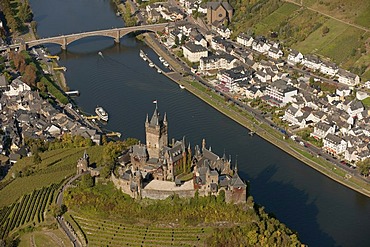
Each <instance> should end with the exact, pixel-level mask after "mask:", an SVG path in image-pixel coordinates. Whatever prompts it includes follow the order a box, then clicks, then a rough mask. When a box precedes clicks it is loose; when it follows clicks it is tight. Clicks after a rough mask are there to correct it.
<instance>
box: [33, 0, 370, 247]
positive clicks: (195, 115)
mask: <svg viewBox="0 0 370 247" xmlns="http://www.w3.org/2000/svg"><path fill="white" fill-rule="evenodd" d="M30 3H31V7H32V10H33V13H34V19H35V20H36V21H37V23H38V31H37V33H38V35H39V37H50V36H56V35H59V34H71V33H76V32H80V31H92V30H98V29H106V28H111V27H123V26H124V23H123V21H122V20H121V19H120V18H118V17H116V15H115V9H114V6H113V5H112V4H111V3H110V1H109V0H30ZM48 49H49V50H50V51H51V53H53V54H58V55H59V56H60V57H61V60H60V61H59V63H60V64H61V66H65V67H67V71H66V72H65V76H66V79H67V84H68V86H69V87H70V88H71V89H73V90H79V91H80V93H81V95H80V97H79V98H77V99H76V102H77V103H78V105H79V107H80V108H81V109H83V110H84V111H86V112H89V113H94V109H95V107H96V106H97V105H101V106H103V107H104V108H105V109H106V110H107V111H108V113H109V117H110V120H109V122H108V124H107V125H106V126H105V127H106V128H107V129H110V130H114V131H119V132H121V133H122V134H123V138H126V137H135V138H138V139H140V140H142V141H145V133H144V121H145V117H146V114H149V116H151V114H152V113H153V110H154V105H153V103H152V102H153V100H157V101H158V107H159V110H160V112H161V113H162V114H163V113H164V112H167V117H168V122H169V138H170V139H171V138H176V139H180V138H182V137H183V136H185V138H186V139H187V141H189V142H190V143H191V145H192V147H194V145H201V142H202V139H203V138H205V139H206V143H207V146H210V147H211V148H212V151H214V152H215V153H217V154H219V155H220V156H222V155H223V153H224V152H225V153H226V154H227V155H230V157H231V159H232V160H233V162H234V163H235V160H236V156H238V158H237V159H238V168H239V171H240V174H241V176H242V178H243V179H245V180H247V181H249V184H250V193H251V194H252V195H253V197H254V199H255V201H256V202H257V203H259V204H261V205H263V206H265V208H266V211H267V212H272V213H273V214H274V215H275V216H276V217H277V218H278V219H279V220H280V221H281V222H283V223H285V224H286V225H287V226H288V227H290V228H291V229H293V230H295V231H297V232H298V234H299V237H300V239H301V241H302V242H304V243H306V244H308V245H309V246H370V236H369V235H368V231H369V229H370V199H369V198H367V197H365V196H363V195H361V194H359V193H357V192H354V191H352V190H350V189H348V188H346V187H344V186H342V185H340V184H338V183H335V182H334V181H332V180H330V179H328V178H327V177H325V176H323V175H321V174H320V173H318V172H316V171H315V170H313V169H311V168H310V167H308V166H306V165H305V164H303V163H302V162H300V161H298V160H296V159H295V158H293V157H291V156H289V155H287V154H286V153H284V152H282V151H281V150H280V149H278V148H276V147H275V146H273V145H271V144H269V143H268V142H266V141H264V140H263V139H261V138H259V137H258V136H253V137H250V136H249V135H248V130H247V129H245V128H243V127H242V126H240V125H239V124H237V123H235V122H234V121H232V120H230V119H229V118H227V117H226V116H224V115H222V114H220V113H219V112H218V111H216V110H214V109H213V108H211V107H210V106H208V105H207V104H205V103H203V102H202V101H201V100H199V99H198V98H196V97H195V96H193V95H192V94H190V93H189V92H187V91H185V90H181V89H180V88H179V87H178V85H177V84H175V83H174V82H172V81H170V80H168V79H167V78H166V77H165V76H163V75H161V74H158V73H157V72H156V70H155V69H153V68H150V67H149V66H148V64H147V62H145V61H143V60H142V59H141V58H140V57H139V50H140V49H143V50H144V51H145V52H146V53H148V54H149V56H151V57H152V58H153V60H154V61H157V62H158V63H159V60H157V57H156V56H155V54H154V52H153V51H152V50H150V48H148V47H147V46H146V45H145V44H143V43H142V42H139V41H137V40H136V39H135V38H133V37H129V36H126V37H123V38H122V39H121V42H120V44H115V43H114V41H113V39H111V38H106V37H91V38H85V39H82V40H79V41H75V42H74V43H72V44H70V45H69V46H68V47H67V51H61V50H60V48H59V47H58V46H56V45H48ZM99 51H101V52H102V54H103V56H99V55H98V52H99Z"/></svg>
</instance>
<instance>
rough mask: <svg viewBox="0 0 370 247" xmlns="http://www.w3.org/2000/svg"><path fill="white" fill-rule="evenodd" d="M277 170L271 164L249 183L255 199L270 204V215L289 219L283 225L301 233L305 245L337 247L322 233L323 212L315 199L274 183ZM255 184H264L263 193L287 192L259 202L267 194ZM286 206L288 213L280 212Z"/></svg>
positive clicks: (287, 185) (246, 176) (289, 186)
mask: <svg viewBox="0 0 370 247" xmlns="http://www.w3.org/2000/svg"><path fill="white" fill-rule="evenodd" d="M277 170H278V169H277V167H276V166H274V165H270V166H268V167H266V168H265V169H264V170H263V171H262V172H261V173H259V175H258V176H257V177H255V178H253V179H251V180H250V181H249V184H250V186H251V188H250V191H249V193H250V194H251V195H252V196H253V197H254V200H255V202H256V203H258V204H261V205H263V206H265V205H269V207H266V208H265V211H266V212H267V213H271V212H273V214H272V215H273V216H275V217H276V218H277V219H280V220H281V219H285V220H284V222H282V223H284V224H285V225H287V227H289V228H290V229H292V230H293V231H295V232H297V234H298V236H299V239H300V241H301V242H302V243H304V244H307V245H308V246H310V247H311V246H337V245H336V244H335V241H334V239H333V238H331V237H330V236H329V235H327V234H325V233H324V232H322V231H320V226H319V224H318V223H317V215H318V213H319V211H318V208H317V207H316V205H315V199H314V200H312V199H309V195H308V194H307V193H306V192H304V191H301V190H299V189H297V188H295V187H294V186H292V185H291V184H290V183H289V182H288V183H286V182H284V183H282V182H278V181H273V178H272V177H273V176H274V174H275V173H276V172H277ZM239 173H240V176H241V177H242V178H247V179H248V175H247V174H246V173H244V172H240V171H239ZM253 184H264V188H263V191H284V193H269V195H270V196H269V198H268V201H269V203H266V202H261V201H258V193H263V191H255V190H254V186H253ZM282 207H283V208H284V210H279V209H281V208H282ZM303 229H305V230H303ZM307 229H310V231H307Z"/></svg>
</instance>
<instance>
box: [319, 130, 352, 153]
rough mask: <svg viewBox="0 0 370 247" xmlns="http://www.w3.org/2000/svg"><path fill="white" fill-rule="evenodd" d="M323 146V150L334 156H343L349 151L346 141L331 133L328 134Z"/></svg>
mask: <svg viewBox="0 0 370 247" xmlns="http://www.w3.org/2000/svg"><path fill="white" fill-rule="evenodd" d="M323 144H324V145H323V147H322V148H323V149H324V150H325V151H326V152H328V153H330V154H332V155H339V154H342V153H344V151H346V149H347V142H346V141H344V140H343V139H342V138H340V137H338V136H336V135H333V134H330V133H329V134H327V135H326V137H325V138H324V139H323Z"/></svg>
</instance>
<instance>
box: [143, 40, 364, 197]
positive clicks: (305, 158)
mask: <svg viewBox="0 0 370 247" xmlns="http://www.w3.org/2000/svg"><path fill="white" fill-rule="evenodd" d="M144 42H145V43H146V44H147V45H148V46H149V47H150V48H151V49H153V51H155V52H156V53H157V54H158V56H161V57H163V58H164V59H165V60H166V61H167V62H168V63H169V64H170V66H171V67H172V68H173V70H174V72H171V73H166V74H164V75H166V76H167V77H168V78H170V79H171V80H172V81H174V82H176V83H177V84H179V85H183V86H184V87H185V88H186V90H188V91H189V92H191V93H192V94H194V95H195V96H197V97H198V98H200V99H202V100H203V101H204V102H206V103H207V104H209V105H210V106H212V107H213V108H215V109H216V110H218V111H219V112H221V113H223V114H224V115H226V116H228V117H229V118H231V119H232V120H234V121H236V122H237V123H239V124H240V125H242V126H244V127H246V128H248V129H249V130H252V131H253V132H255V133H256V134H257V135H258V136H260V137H261V138H263V139H265V140H266V141H268V142H270V143H271V144H273V145H275V146H276V147H278V148H280V149H281V150H283V151H284V152H286V153H288V154H290V155H291V156H293V157H295V158H296V159H298V160H300V161H301V162H303V163H305V164H306V165H308V166H310V167H311V168H313V169H315V170H316V171H318V172H320V173H322V174H324V175H325V176H327V177H329V178H331V179H333V180H334V181H336V182H338V183H340V184H342V185H344V186H346V187H348V188H350V189H352V190H355V191H357V192H359V193H361V194H363V195H365V196H367V197H370V184H369V183H366V182H365V181H363V180H361V179H360V178H358V177H356V176H353V174H349V173H348V172H347V171H345V170H343V169H341V168H340V167H337V166H335V165H334V164H332V163H330V162H327V161H326V160H323V159H321V158H317V157H315V156H312V155H311V154H310V153H308V152H307V151H306V150H305V148H303V147H302V146H300V145H298V144H296V143H295V142H293V141H292V140H289V139H287V140H286V139H283V138H284V137H283V135H282V134H281V133H278V132H277V131H276V130H273V129H272V128H271V127H270V126H269V125H268V124H264V123H259V122H257V121H256V120H255V119H254V118H253V117H252V116H250V115H249V114H248V113H246V112H244V114H243V111H242V110H241V109H240V108H238V107H237V106H234V105H230V104H228V103H226V102H225V100H224V98H223V97H221V96H219V95H218V94H216V93H213V92H211V91H207V89H206V88H205V87H204V86H202V85H201V84H200V83H197V82H192V79H191V77H190V76H188V77H183V76H182V75H181V73H182V68H181V66H179V64H178V61H176V60H175V59H173V57H171V56H170V55H169V54H168V53H166V52H163V50H162V49H161V48H160V47H159V44H158V43H157V42H156V41H154V40H153V39H152V38H151V37H150V35H145V39H144Z"/></svg>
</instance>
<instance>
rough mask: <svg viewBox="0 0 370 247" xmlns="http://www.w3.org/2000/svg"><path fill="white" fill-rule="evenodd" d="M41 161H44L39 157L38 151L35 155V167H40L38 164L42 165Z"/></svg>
mask: <svg viewBox="0 0 370 247" xmlns="http://www.w3.org/2000/svg"><path fill="white" fill-rule="evenodd" d="M41 161H42V159H41V157H40V155H39V152H38V150H37V151H36V152H35V153H34V154H33V163H34V164H35V165H38V164H40V163H41Z"/></svg>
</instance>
